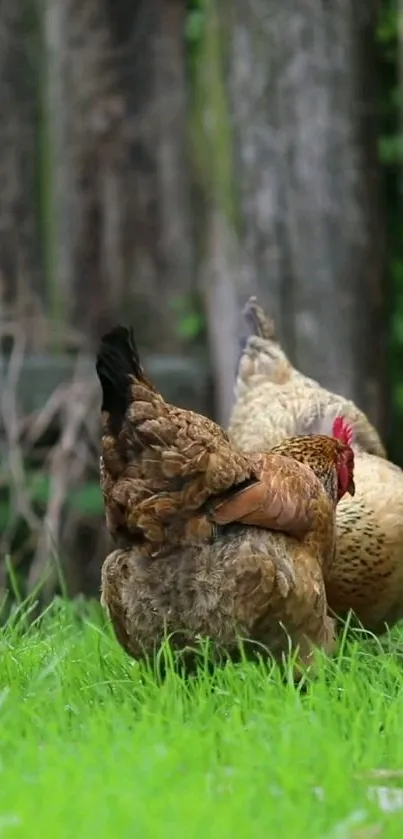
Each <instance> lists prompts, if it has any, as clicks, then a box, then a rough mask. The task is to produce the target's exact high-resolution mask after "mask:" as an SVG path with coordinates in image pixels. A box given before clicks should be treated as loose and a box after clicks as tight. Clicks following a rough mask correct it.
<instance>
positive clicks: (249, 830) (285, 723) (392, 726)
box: [0, 601, 403, 839]
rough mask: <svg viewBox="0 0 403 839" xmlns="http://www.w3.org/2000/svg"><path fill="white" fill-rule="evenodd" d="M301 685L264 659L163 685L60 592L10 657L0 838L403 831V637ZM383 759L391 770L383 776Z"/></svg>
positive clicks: (344, 658)
mask: <svg viewBox="0 0 403 839" xmlns="http://www.w3.org/2000/svg"><path fill="white" fill-rule="evenodd" d="M383 644H384V649H383V650H382V649H381V648H380V647H379V644H378V645H377V644H373V645H371V643H370V642H368V641H366V642H363V641H362V639H358V640H354V641H353V642H351V643H350V644H349V645H344V649H343V650H342V651H341V652H340V654H339V656H338V658H337V659H336V660H334V661H331V662H326V661H324V660H322V662H321V667H320V675H319V678H318V679H317V681H316V682H315V683H314V684H312V685H311V686H310V687H309V688H308V690H307V692H306V693H305V694H302V693H300V692H299V691H298V690H296V689H295V688H294V687H292V686H291V685H285V686H284V685H282V684H280V681H279V679H278V676H277V674H276V673H272V674H270V673H267V671H266V672H265V671H264V669H263V668H260V667H259V666H254V665H242V666H240V665H238V666H231V667H228V666H227V667H226V668H223V669H222V670H219V671H217V672H216V673H215V675H214V676H213V677H211V676H208V675H207V673H203V672H201V673H200V675H199V676H198V677H197V678H196V679H192V680H188V681H187V682H184V681H183V680H181V679H180V678H179V677H178V676H176V675H175V674H174V673H173V672H171V673H169V674H168V677H167V679H166V681H165V682H164V684H162V686H161V685H158V683H157V682H156V680H155V679H154V677H153V675H152V672H151V671H147V669H146V668H142V667H140V666H139V665H138V664H136V663H132V662H131V661H130V660H129V659H128V658H127V657H126V656H125V655H124V653H123V652H122V651H121V650H120V649H119V647H118V646H117V644H116V643H115V641H114V639H113V637H112V634H111V633H110V632H109V630H108V628H105V627H104V626H103V625H102V621H101V618H100V615H99V612H98V610H97V609H95V608H94V609H89V610H88V612H87V613H85V614H84V615H83V614H81V615H79V614H78V611H77V609H74V608H73V607H72V606H69V605H66V604H64V603H63V602H62V601H60V602H58V603H56V604H54V606H53V607H52V609H50V610H49V611H48V613H47V614H46V615H45V616H44V617H43V618H42V619H41V620H40V621H37V622H36V624H34V625H33V626H32V627H31V628H30V629H29V631H28V632H23V631H22V628H21V624H20V623H19V622H18V620H17V621H13V622H12V623H10V624H9V625H8V626H7V627H6V630H5V631H4V633H3V635H2V639H1V656H0V715H1V729H0V738H1V740H0V744H1V745H0V773H1V775H0V837H11V838H12V839H14V837H15V839H18V837H24V839H25V837H26V838H27V839H28V838H29V839H31V837H32V839H37V837H38V839H39V837H41V839H42V837H53V839H59V837H60V839H67V837H69V839H70V837H72V839H73V837H74V839H86V837H93V836H94V837H97V839H115V837H116V839H125V837H127V839H129V838H130V839H132V838H133V837H138V839H143V837H144V839H148V837H150V839H151V838H152V839H154V837H155V839H160V837H161V839H162V838H163V837H164V838H165V837H175V839H181V838H182V837H184V839H185V838H186V839H191V838H192V837H195V839H207V837H209V839H210V837H212V839H221V837H228V839H229V837H232V836H234V837H239V839H241V837H242V839H243V837H245V839H248V837H256V839H263V837H277V836H280V837H281V839H283V837H284V839H289V837H291V839H292V837H308V839H311V838H312V839H315V837H321V839H325V837H326V839H327V837H329V839H333V837H334V839H344V837H346V839H349V837H356V838H357V839H359V837H361V839H365V838H367V839H372V837H378V836H380V837H396V839H401V837H402V835H403V673H402V662H403V635H402V636H400V638H399V634H398V633H395V634H394V635H393V637H392V638H390V639H386V641H384V642H383ZM381 770H383V771H381Z"/></svg>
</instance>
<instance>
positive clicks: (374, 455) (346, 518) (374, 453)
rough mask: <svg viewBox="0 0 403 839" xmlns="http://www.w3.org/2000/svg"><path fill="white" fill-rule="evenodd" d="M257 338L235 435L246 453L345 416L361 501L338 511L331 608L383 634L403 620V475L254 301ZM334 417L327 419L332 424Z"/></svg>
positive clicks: (242, 376)
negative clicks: (310, 374)
mask: <svg viewBox="0 0 403 839" xmlns="http://www.w3.org/2000/svg"><path fill="white" fill-rule="evenodd" d="M246 314H247V317H248V320H249V323H250V325H251V327H252V331H253V332H254V333H255V334H252V335H251V336H250V337H249V339H248V341H247V344H246V347H245V349H244V352H243V354H242V357H241V360H240V364H239V371H238V379H237V384H236V400H235V405H234V409H233V413H232V417H231V420H230V428H229V433H230V437H231V439H232V440H233V442H234V443H235V444H236V445H237V446H238V447H239V448H242V449H243V450H245V451H251V452H253V451H258V450H260V449H262V448H269V447H270V446H272V445H274V444H275V443H277V442H278V441H280V440H284V439H285V438H287V437H288V436H289V435H292V434H307V433H315V432H316V430H317V427H318V423H319V424H320V425H321V427H322V428H323V427H325V426H326V422H328V423H329V422H331V420H332V417H333V416H334V414H335V412H342V413H343V414H344V415H345V416H346V417H347V418H348V420H349V421H350V423H351V426H352V429H353V430H354V443H353V449H354V451H355V455H356V456H355V484H356V492H355V495H354V498H351V497H349V496H347V495H346V496H345V497H344V498H343V499H342V501H341V502H340V504H339V505H338V507H337V512H336V525H337V539H336V552H335V558H334V562H333V563H332V565H331V567H330V568H329V570H328V571H327V572H326V591H327V597H328V602H329V606H330V607H331V609H332V610H334V611H335V612H336V613H337V614H338V615H340V616H341V617H343V618H344V617H345V616H346V615H347V614H348V612H349V610H350V609H351V610H353V611H354V612H355V614H356V616H357V617H358V619H359V621H360V622H361V623H362V625H363V626H364V627H365V628H366V629H368V630H370V631H372V632H374V633H381V632H383V631H384V630H385V626H386V625H388V626H393V624H394V623H396V621H398V620H399V619H400V618H402V617H403V472H402V470H401V469H399V468H398V467H397V466H395V465H394V464H393V463H390V462H389V461H388V460H386V452H385V449H384V446H383V444H382V442H381V440H380V438H379V435H378V433H377V432H376V430H375V429H374V428H373V427H372V425H371V424H370V423H369V421H368V419H367V418H366V416H365V414H363V413H362V412H361V411H360V410H359V409H358V408H357V407H356V406H355V405H354V404H353V403H352V402H350V401H349V400H346V399H344V398H343V397H342V396H339V395H337V394H333V393H331V392H329V391H327V390H325V389H324V388H323V387H321V386H320V385H319V384H318V383H317V382H315V381H314V380H312V379H309V378H307V377H306V376H304V375H302V374H301V373H299V372H298V370H295V368H294V367H292V365H291V363H290V361H289V360H288V358H287V356H286V355H285V353H284V351H283V350H282V348H281V346H280V344H279V343H278V341H277V340H276V337H275V331H274V326H273V323H272V322H271V321H270V320H269V319H268V318H266V316H265V314H264V312H263V311H262V309H261V308H260V307H259V306H258V305H257V303H256V300H255V299H254V298H253V299H251V301H250V302H249V304H248V307H247V310H246ZM326 418H327V419H326Z"/></svg>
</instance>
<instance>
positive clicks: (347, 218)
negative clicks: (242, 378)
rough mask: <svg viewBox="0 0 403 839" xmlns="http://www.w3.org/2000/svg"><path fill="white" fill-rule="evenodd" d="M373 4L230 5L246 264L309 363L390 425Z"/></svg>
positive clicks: (289, 0)
mask: <svg viewBox="0 0 403 839" xmlns="http://www.w3.org/2000/svg"><path fill="white" fill-rule="evenodd" d="M376 11H377V3H376V0H370V2H369V3H367V4H365V5H361V4H357V3H355V2H354V0H335V2H333V3H323V2H321V0H285V2H283V3H278V2H274V0H272V2H269V3H268V2H267V0H265V1H264V2H263V0H231V2H229V0H228V2H227V3H226V4H225V7H224V12H225V22H226V27H227V32H228V49H229V58H228V74H227V78H228V89H229V92H230V100H231V112H232V125H233V133H234V148H235V167H234V168H235V171H236V177H237V180H238V183H239V192H240V203H241V211H240V212H241V218H242V225H241V238H240V241H241V251H242V254H243V259H244V264H245V266H246V272H247V274H248V275H249V277H250V278H251V283H252V282H255V283H257V284H258V286H259V289H260V294H261V297H262V300H263V302H264V303H265V304H266V305H267V304H268V306H269V307H270V308H271V309H272V312H273V314H274V315H275V316H277V318H279V319H280V326H281V327H282V329H281V330H280V332H282V337H283V339H284V340H285V344H286V347H287V350H288V352H289V353H290V355H291V357H292V358H293V359H294V360H295V362H296V363H297V364H298V365H299V366H300V367H301V369H302V370H303V371H304V372H305V373H307V374H309V375H310V376H314V377H315V378H317V379H318V380H319V381H320V382H321V383H322V384H324V385H326V386H327V387H329V388H331V389H333V390H335V391H339V392H341V393H344V394H345V395H346V396H348V397H351V398H354V399H355V400H356V401H357V402H358V403H359V405H360V406H361V407H362V408H363V409H364V410H366V411H367V412H368V414H369V416H370V417H371V419H372V420H373V421H374V422H375V423H376V425H377V426H378V427H380V428H381V429H382V428H383V423H384V416H383V406H384V398H383V397H384V394H383V364H384V358H383V349H382V344H384V343H385V342H384V341H383V340H382V339H383V338H384V331H385V320H384V314H383V301H384V297H385V291H384V276H385V249H384V223H383V219H384V213H383V208H382V201H381V195H380V186H379V164H378V159H377V113H378V105H377V89H376V74H377V60H376V59H377V56H376V52H375V45H374V39H375V24H376ZM223 20H224V17H223Z"/></svg>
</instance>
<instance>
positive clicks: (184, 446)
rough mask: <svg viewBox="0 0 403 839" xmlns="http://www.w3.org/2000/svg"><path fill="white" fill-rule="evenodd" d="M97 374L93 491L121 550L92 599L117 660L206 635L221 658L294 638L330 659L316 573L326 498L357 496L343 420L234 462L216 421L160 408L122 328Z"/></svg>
mask: <svg viewBox="0 0 403 839" xmlns="http://www.w3.org/2000/svg"><path fill="white" fill-rule="evenodd" d="M97 372H98V376H99V378H100V382H101V386H102V394H103V402H102V413H103V437H102V462H101V484H102V489H103V493H104V499H105V508H106V515H107V522H108V527H109V529H110V531H111V533H112V534H113V535H114V536H115V538H116V539H117V540H118V541H120V542H121V543H122V550H117V551H115V552H114V553H113V554H111V556H110V557H108V559H107V560H106V562H105V563H104V566H103V572H102V601H103V603H104V604H105V605H106V607H107V608H108V611H109V614H110V616H111V619H112V622H113V625H114V627H115V632H116V635H117V637H118V639H119V640H120V642H121V643H122V644H123V646H124V647H125V648H126V650H127V651H128V652H130V653H131V654H132V655H135V656H139V655H142V654H143V655H144V654H149V653H151V652H152V651H153V649H154V648H155V646H158V644H160V643H161V641H162V640H163V637H164V634H165V633H166V632H169V633H170V632H174V633H175V639H176V643H177V644H179V645H183V643H184V642H186V643H188V642H190V641H194V640H195V638H196V636H198V635H203V636H209V637H210V638H211V639H212V641H213V642H214V644H216V645H219V646H222V645H224V647H225V648H226V649H228V650H233V649H234V648H235V647H236V643H237V636H238V635H240V636H241V637H243V638H246V639H249V640H251V641H255V642H260V643H261V644H264V645H265V647H266V648H267V649H268V651H270V653H271V654H272V655H274V656H275V657H276V658H277V659H280V658H281V656H282V654H283V653H285V652H287V650H288V645H289V643H290V641H289V639H291V644H292V645H293V647H297V646H298V647H299V649H300V659H301V661H304V662H308V661H309V657H310V651H311V644H312V643H313V644H318V645H322V646H325V647H326V648H327V649H330V647H331V639H332V627H333V624H332V621H331V619H329V618H328V617H327V614H326V598H325V593H324V584H323V575H322V566H323V564H326V565H328V564H329V563H330V562H331V559H332V557H333V552H334V526H335V506H336V504H337V501H338V500H339V499H340V498H341V497H342V495H343V494H344V493H345V492H348V491H350V492H353V491H354V484H353V479H352V473H353V453H352V451H351V449H350V447H349V446H348V445H347V444H346V442H344V439H343V438H344V437H345V428H344V427H343V424H342V423H340V420H338V421H337V422H338V423H339V428H338V429H337V427H336V426H337V422H336V423H335V425H334V434H335V436H336V432H337V435H338V436H339V438H340V439H335V437H334V438H333V439H332V438H331V437H329V436H316V437H308V438H307V439H306V440H303V439H302V438H298V439H296V440H289V441H288V442H287V443H285V444H284V445H282V446H281V447H279V449H278V451H275V452H272V453H268V454H266V455H265V454H261V453H257V454H255V455H252V456H251V455H244V454H242V453H240V452H236V451H235V450H234V448H233V446H232V445H231V444H230V442H229V440H228V436H227V435H226V434H225V432H224V431H222V429H220V428H219V426H217V425H216V424H215V423H213V422H211V421H210V420H208V419H206V418H205V417H202V416H200V415H198V414H195V413H193V412H191V411H186V410H182V409H179V408H177V407H175V406H173V405H170V404H168V403H167V402H165V400H164V399H163V398H162V396H161V395H160V394H159V393H158V392H157V391H156V390H155V388H154V386H153V385H152V384H151V383H150V382H149V381H148V380H147V378H146V377H145V375H144V372H143V370H142V368H141V365H140V361H139V356H138V352H137V349H136V346H135V343H134V340H133V337H132V334H131V333H130V332H129V331H128V330H125V329H123V328H122V327H117V328H116V329H115V330H113V331H112V332H111V333H109V334H108V335H107V336H105V337H104V339H103V341H102V343H101V347H100V350H99V353H98V357H97ZM247 525H255V526H254V527H252V526H249V527H248V526H247ZM262 528H270V531H269V530H264V529H262ZM274 530H281V531H283V532H282V533H274V532H272V531H274Z"/></svg>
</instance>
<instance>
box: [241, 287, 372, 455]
mask: <svg viewBox="0 0 403 839" xmlns="http://www.w3.org/2000/svg"><path fill="white" fill-rule="evenodd" d="M244 314H245V316H246V318H247V320H248V323H249V325H250V328H251V331H252V334H251V335H250V337H249V339H248V341H247V344H246V347H245V350H244V352H243V353H242V355H241V358H240V362H239V368H238V376H237V381H236V385H235V403H234V406H233V409H232V413H231V417H230V422H229V429H228V430H229V435H230V437H231V439H232V440H233V441H234V442H235V443H236V446H237V448H239V449H241V450H245V451H250V452H253V451H261V450H262V448H264V449H268V448H271V447H272V446H275V445H276V443H278V442H281V441H282V440H284V439H285V438H286V437H292V436H294V435H295V434H301V435H303V434H311V433H314V430H315V429H316V428H317V427H318V420H320V419H322V418H323V417H324V416H325V414H326V415H329V414H330V413H331V412H333V415H334V416H335V415H336V414H337V413H339V414H342V415H343V416H344V417H346V419H347V420H348V421H349V422H350V423H351V425H352V427H353V428H354V433H355V443H356V446H357V447H359V448H360V449H362V450H363V451H366V452H368V453H369V454H375V455H378V457H386V451H385V448H384V446H383V444H382V441H381V440H380V438H379V435H378V433H377V431H376V430H375V428H373V426H372V425H371V424H370V422H369V421H368V419H367V417H366V416H365V414H364V413H363V412H362V411H360V410H359V408H357V407H356V405H355V404H354V402H351V401H350V400H348V399H345V398H344V397H343V396H340V395H339V394H336V393H331V392H330V391H328V390H326V389H325V388H323V387H321V386H320V385H319V384H318V382H315V380H314V379H309V378H308V376H304V375H303V374H302V373H300V372H299V371H298V370H296V369H295V368H294V367H293V366H292V364H291V363H290V361H289V359H288V358H287V356H286V354H285V352H284V351H283V349H282V348H281V346H280V344H279V343H278V341H277V340H276V336H275V328H274V324H273V322H272V321H271V320H269V319H268V318H267V317H266V315H265V313H264V312H263V310H262V309H261V307H260V306H258V304H257V302H256V299H255V298H254V297H252V298H251V299H250V300H249V303H248V304H247V306H246V308H245V310H244ZM269 406H270V409H269Z"/></svg>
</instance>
